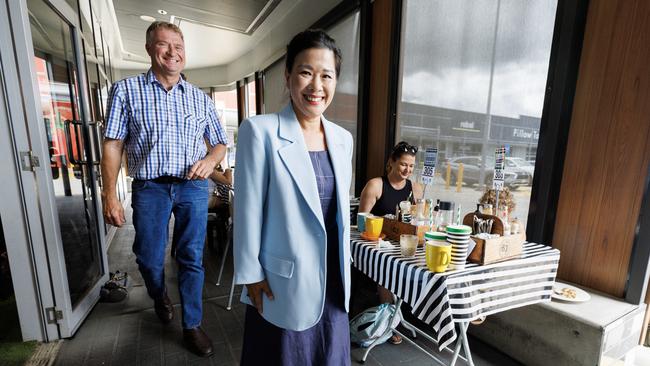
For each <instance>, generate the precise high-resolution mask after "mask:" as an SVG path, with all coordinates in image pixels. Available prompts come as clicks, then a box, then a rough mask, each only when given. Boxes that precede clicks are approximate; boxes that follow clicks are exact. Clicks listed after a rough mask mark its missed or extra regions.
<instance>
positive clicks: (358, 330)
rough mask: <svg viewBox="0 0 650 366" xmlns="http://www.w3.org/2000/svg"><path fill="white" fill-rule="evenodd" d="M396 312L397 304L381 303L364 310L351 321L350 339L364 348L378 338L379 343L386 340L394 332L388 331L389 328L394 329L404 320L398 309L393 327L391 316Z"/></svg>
mask: <svg viewBox="0 0 650 366" xmlns="http://www.w3.org/2000/svg"><path fill="white" fill-rule="evenodd" d="M394 312H395V304H381V305H379V306H375V307H372V308H369V309H366V310H364V311H363V312H362V313H361V314H359V315H357V316H355V317H354V319H352V320H351V321H350V341H352V342H354V343H356V344H358V345H359V346H360V347H363V348H366V347H368V346H370V344H371V343H372V342H374V341H375V340H377V339H379V340H378V343H377V344H382V343H384V342H386V341H387V340H388V338H390V337H391V335H392V332H387V330H388V328H391V329H394V328H395V327H397V325H398V324H399V323H400V321H401V320H402V314H401V313H400V311H399V309H398V310H397V314H395V317H394V318H393V322H392V327H391V324H389V323H390V317H391V316H392V315H393V313H394ZM384 333H385V334H384Z"/></svg>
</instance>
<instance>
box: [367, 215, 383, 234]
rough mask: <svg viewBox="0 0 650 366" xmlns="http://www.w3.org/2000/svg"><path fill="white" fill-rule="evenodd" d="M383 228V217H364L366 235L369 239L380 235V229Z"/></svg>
mask: <svg viewBox="0 0 650 366" xmlns="http://www.w3.org/2000/svg"><path fill="white" fill-rule="evenodd" d="M382 226H384V218H383V217H366V235H367V236H369V237H371V238H378V237H379V235H381V228H382Z"/></svg>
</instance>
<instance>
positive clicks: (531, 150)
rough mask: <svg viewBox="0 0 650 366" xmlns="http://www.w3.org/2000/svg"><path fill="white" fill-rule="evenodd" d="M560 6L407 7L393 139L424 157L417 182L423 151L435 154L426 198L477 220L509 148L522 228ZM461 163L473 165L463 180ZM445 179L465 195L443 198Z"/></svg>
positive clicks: (450, 193) (421, 0) (444, 1)
mask: <svg viewBox="0 0 650 366" xmlns="http://www.w3.org/2000/svg"><path fill="white" fill-rule="evenodd" d="M556 6H557V1H553V0H551V1H548V0H529V1H520V0H499V1H492V0H483V1H480V0H439V1H429V0H406V1H405V2H404V12H403V14H404V21H403V26H404V28H403V38H402V47H403V48H402V55H401V56H402V58H401V67H402V73H401V78H400V82H401V86H400V100H399V105H398V110H399V113H398V121H397V133H396V136H398V137H397V139H398V141H399V140H405V141H408V142H409V143H410V144H413V145H416V146H418V147H419V151H420V152H419V156H418V162H419V165H418V169H416V172H415V174H414V178H413V179H416V180H419V179H420V177H419V172H420V171H421V168H422V164H423V163H422V161H423V159H422V158H423V151H424V149H425V148H427V147H434V148H437V149H438V166H437V167H436V170H437V174H436V177H435V179H434V183H433V184H432V186H431V187H428V188H427V190H426V197H427V198H433V199H444V200H448V201H453V202H455V203H457V204H461V205H462V207H463V211H465V212H468V211H470V210H473V209H474V208H475V204H476V203H477V201H478V199H479V198H480V197H481V195H482V191H483V189H484V187H485V185H487V186H488V187H491V185H492V175H493V169H494V153H495V149H496V148H497V147H499V146H505V148H506V156H507V157H508V158H507V159H506V168H505V171H506V181H505V183H506V186H508V187H509V188H510V189H511V190H512V192H513V195H514V198H515V202H516V208H515V210H514V212H511V214H510V215H511V218H513V217H517V218H519V220H521V221H523V222H525V220H526V219H527V217H528V206H529V203H530V192H531V184H532V176H533V173H534V166H532V165H530V164H525V165H523V164H524V163H526V160H534V159H535V153H536V151H537V140H538V138H539V128H540V121H541V114H542V106H543V103H544V91H545V87H546V77H547V73H548V63H549V56H550V51H551V42H552V37H553V27H554V22H555V10H556ZM463 157H466V158H469V157H471V158H472V160H467V162H466V163H463V161H464V160H463V159H460V158H463ZM482 161H485V162H486V164H481V163H480V162H482ZM459 163H463V164H464V165H468V166H466V167H465V169H464V174H463V176H462V178H461V177H460V174H459ZM520 163H521V164H520ZM472 167H474V168H472ZM447 170H449V173H450V174H447ZM448 176H449V177H450V178H451V179H450V180H451V181H450V182H447V183H450V186H452V187H454V186H456V183H457V180H458V179H462V185H461V189H460V192H457V190H456V189H455V188H445V183H446V182H445V180H446V178H447V177H448Z"/></svg>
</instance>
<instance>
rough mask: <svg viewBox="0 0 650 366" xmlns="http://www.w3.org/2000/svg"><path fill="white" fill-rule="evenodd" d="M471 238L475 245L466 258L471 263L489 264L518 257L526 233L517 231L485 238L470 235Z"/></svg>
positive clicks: (522, 247)
mask: <svg viewBox="0 0 650 366" xmlns="http://www.w3.org/2000/svg"><path fill="white" fill-rule="evenodd" d="M472 240H474V241H475V242H476V246H475V247H474V250H472V253H470V255H469V258H467V260H469V261H470V262H472V263H478V264H490V263H496V262H501V261H505V260H508V259H512V258H517V257H519V256H520V255H521V253H522V252H523V250H524V242H525V241H526V234H524V233H519V234H514V235H509V236H501V237H498V238H494V239H485V240H484V239H479V238H476V237H474V236H472Z"/></svg>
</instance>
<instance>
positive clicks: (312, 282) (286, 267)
mask: <svg viewBox="0 0 650 366" xmlns="http://www.w3.org/2000/svg"><path fill="white" fill-rule="evenodd" d="M321 121H322V123H323V128H324V130H325V138H326V141H327V148H328V150H329V155H330V159H331V161H332V166H333V169H334V174H335V175H336V193H337V201H338V205H337V208H338V210H337V211H338V212H337V216H336V221H337V223H338V227H339V232H338V236H339V258H340V263H339V268H327V266H326V264H327V248H326V245H327V240H326V239H327V238H326V231H325V224H324V222H323V214H322V210H321V205H320V198H319V195H318V187H317V186H316V178H315V175H314V171H313V168H312V163H311V160H310V158H309V153H308V151H307V147H306V145H305V141H304V138H303V135H302V131H301V129H300V124H299V123H298V120H297V119H296V115H295V113H294V111H293V108H292V107H291V104H289V105H288V106H287V107H285V108H284V109H283V110H282V112H280V113H273V114H265V115H260V116H254V117H251V118H249V119H246V120H245V121H243V122H242V124H241V126H239V131H238V136H237V154H236V158H237V163H236V164H237V167H236V169H235V180H234V185H235V206H234V244H233V245H234V257H235V281H236V283H237V284H247V283H255V282H259V281H262V280H263V279H266V280H267V281H268V283H269V285H270V287H271V291H272V292H273V295H274V298H275V299H274V300H272V301H271V300H269V299H268V298H267V297H266V295H263V299H264V309H263V314H262V315H263V316H264V319H266V320H267V321H269V322H271V323H272V324H275V325H276V326H278V327H281V328H285V329H290V330H305V329H307V328H310V327H312V326H313V325H314V324H316V323H317V322H318V320H319V319H320V317H321V314H322V311H323V304H324V301H325V280H326V278H327V273H326V271H327V270H335V271H341V278H342V279H343V285H344V290H345V309H346V311H348V304H349V299H350V262H351V255H350V204H349V196H348V194H349V190H350V184H351V179H352V135H350V133H349V132H347V131H346V130H344V129H343V128H341V127H339V126H337V125H335V124H333V123H331V122H329V121H327V120H326V119H325V118H324V117H321ZM247 294H248V293H247V291H246V288H244V291H243V292H242V296H241V301H242V302H244V303H246V304H250V305H252V303H251V301H250V299H249V298H248V297H247Z"/></svg>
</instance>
